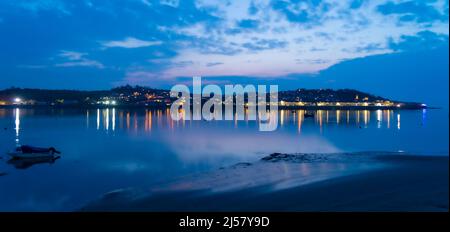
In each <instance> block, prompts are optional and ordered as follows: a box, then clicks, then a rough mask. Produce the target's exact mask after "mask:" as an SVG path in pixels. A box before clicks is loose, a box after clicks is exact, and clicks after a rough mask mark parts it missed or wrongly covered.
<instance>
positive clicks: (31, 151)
mask: <svg viewBox="0 0 450 232" xmlns="http://www.w3.org/2000/svg"><path fill="white" fill-rule="evenodd" d="M7 154H8V155H9V156H11V157H12V158H14V159H33V158H55V157H56V156H57V154H61V152H59V151H57V150H56V149H55V148H53V147H49V148H40V147H32V146H26V145H24V146H20V147H17V148H16V150H15V151H11V152H8V153H7Z"/></svg>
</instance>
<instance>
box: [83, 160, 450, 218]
mask: <svg viewBox="0 0 450 232" xmlns="http://www.w3.org/2000/svg"><path fill="white" fill-rule="evenodd" d="M448 167H449V157H448V156H416V155H411V154H403V153H388V152H361V153H339V154H272V155H271V156H267V157H264V158H263V159H261V160H260V161H257V162H254V163H240V164H236V165H233V166H230V167H226V168H222V169H219V170H216V171H212V172H208V173H203V174H197V175H192V176H186V177H182V178H180V179H179V180H176V181H173V182H171V183H165V184H164V183H163V184H161V185H158V187H153V188H150V189H145V190H142V189H141V190H138V189H120V190H116V191H112V192H109V193H107V194H105V195H103V196H102V197H101V198H100V199H99V200H97V201H94V202H92V203H90V204H88V205H87V206H85V207H83V208H82V209H81V211H298V212H316V211H320V212H322V211H333V212H334V211H337V212H342V211H357V212H362V211H364V212H366V211H369V212H371V211H375V212H380V211H381V212H385V211H393V212H404V211H407V212H416V211H433V212H435V211H447V212H448V207H449V206H448V201H449V198H448V195H449V188H448V186H449V185H448V180H449V175H448ZM305 170H306V172H305Z"/></svg>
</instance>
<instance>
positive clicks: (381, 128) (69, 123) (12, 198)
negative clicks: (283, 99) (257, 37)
mask: <svg viewBox="0 0 450 232" xmlns="http://www.w3.org/2000/svg"><path fill="white" fill-rule="evenodd" d="M303 115H304V111H302V110H299V111H291V110H288V111H284V110H283V111H280V112H279V116H280V117H279V126H278V129H277V130H276V131H273V132H260V131H258V122H256V121H246V120H244V121H211V122H208V121H178V122H176V121H172V120H171V119H170V116H169V114H168V111H166V110H145V109H129V110H127V109H112V108H111V109H89V110H86V109H84V110H82V109H0V141H1V143H0V152H1V154H0V157H2V159H0V211H54V210H57V211H61V210H76V209H78V208H80V207H81V206H83V205H84V204H86V203H88V202H90V201H92V200H95V199H96V198H98V197H99V196H100V195H102V194H104V193H105V192H109V191H111V190H114V189H119V188H127V187H142V188H145V187H149V186H152V185H155V184H157V183H161V182H163V181H164V180H169V179H174V178H176V177H179V176H183V175H187V174H191V173H194V172H202V171H207V170H213V169H217V168H219V167H222V166H227V165H232V164H234V163H237V162H243V161H249V162H252V161H255V160H258V159H260V158H262V157H264V156H266V155H268V154H270V153H273V152H286V153H294V152H321V153H325V152H326V153H328V152H342V151H405V152H412V153H416V154H421V155H448V137H449V136H448V135H449V125H448V121H449V114H448V111H447V110H423V111H422V110H415V111H406V110H405V111H393V110H384V111H381V110H379V111H347V110H341V111H326V110H321V111H317V112H315V115H316V117H315V118H304V116H303ZM17 144H22V145H24V144H27V145H33V146H43V147H49V146H54V147H56V148H57V149H59V150H61V151H62V152H63V154H62V156H61V158H60V159H58V160H56V161H54V162H53V163H51V162H42V163H27V162H18V161H9V157H8V156H7V155H6V152H7V151H9V150H12V149H14V147H15V146H16V145H17Z"/></svg>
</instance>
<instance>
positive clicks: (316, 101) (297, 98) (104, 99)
mask: <svg viewBox="0 0 450 232" xmlns="http://www.w3.org/2000/svg"><path fill="white" fill-rule="evenodd" d="M207 99H208V98H205V97H204V98H203V100H205V101H206V100H207ZM278 99H279V107H280V108H357V109H380V108H382V109H392V108H400V109H421V108H427V106H426V105H425V104H423V103H415V102H400V101H395V100H390V99H387V98H383V97H380V96H375V95H372V94H369V93H364V92H361V91H357V90H352V89H339V90H333V89H297V90H290V91H280V92H279V93H278ZM175 100H177V98H172V97H170V91H169V90H162V89H153V88H148V87H142V86H130V85H126V86H121V87H117V88H113V89H111V90H102V91H78V90H46V89H27V88H9V89H5V90H1V91H0V107H18V106H20V107H38V106H50V107H65V106H67V107H69V106H72V107H169V106H170V105H171V104H172V102H174V101H175Z"/></svg>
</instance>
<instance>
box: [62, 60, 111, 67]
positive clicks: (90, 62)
mask: <svg viewBox="0 0 450 232" xmlns="http://www.w3.org/2000/svg"><path fill="white" fill-rule="evenodd" d="M55 67H64V68H67V67H94V68H99V69H102V68H104V66H103V64H102V63H100V62H98V61H95V60H80V61H73V62H65V63H60V64H55Z"/></svg>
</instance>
